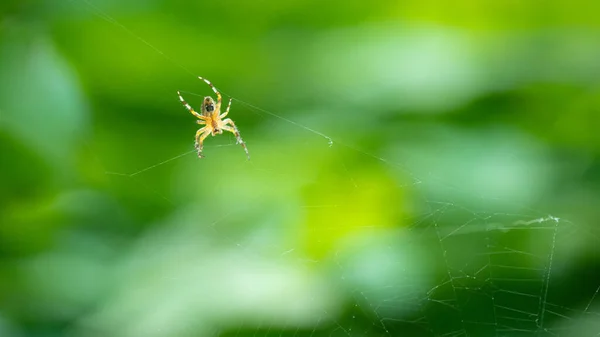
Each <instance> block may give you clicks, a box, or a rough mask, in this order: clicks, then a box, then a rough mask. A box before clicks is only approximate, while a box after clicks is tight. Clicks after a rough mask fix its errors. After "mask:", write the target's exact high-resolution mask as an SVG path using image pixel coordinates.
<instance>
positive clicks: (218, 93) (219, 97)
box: [198, 76, 221, 111]
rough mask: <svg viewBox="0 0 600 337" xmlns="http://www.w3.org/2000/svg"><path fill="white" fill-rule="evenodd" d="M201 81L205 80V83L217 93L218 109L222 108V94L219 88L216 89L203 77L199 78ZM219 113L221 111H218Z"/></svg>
mask: <svg viewBox="0 0 600 337" xmlns="http://www.w3.org/2000/svg"><path fill="white" fill-rule="evenodd" d="M198 78H199V79H201V80H203V81H204V82H206V84H208V85H209V86H210V88H211V89H212V90H213V91H214V92H215V94H216V95H217V108H220V107H221V93H220V92H219V90H217V88H215V86H214V85H213V84H212V83H210V81H209V80H207V79H206V78H204V77H202V76H198ZM217 111H219V110H217Z"/></svg>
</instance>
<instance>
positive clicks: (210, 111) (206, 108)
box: [177, 77, 250, 160]
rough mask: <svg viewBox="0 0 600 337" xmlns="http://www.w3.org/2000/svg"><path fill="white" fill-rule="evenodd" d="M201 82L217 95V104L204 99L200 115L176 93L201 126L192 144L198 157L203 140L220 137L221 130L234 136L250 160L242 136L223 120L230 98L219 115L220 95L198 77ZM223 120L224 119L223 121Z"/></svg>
mask: <svg viewBox="0 0 600 337" xmlns="http://www.w3.org/2000/svg"><path fill="white" fill-rule="evenodd" d="M198 78H199V79H201V80H203V81H204V82H205V83H206V84H208V85H209V86H210V87H211V89H212V90H213V91H214V93H215V94H216V95H217V102H215V101H214V99H213V98H212V97H210V96H206V97H204V101H203V102H202V106H201V110H200V113H198V112H196V111H194V109H193V108H192V107H191V106H190V105H189V104H188V103H187V102H186V101H185V100H184V99H183V97H182V96H181V93H180V92H179V91H177V95H178V96H179V100H180V101H181V104H183V106H184V107H185V108H186V109H187V110H188V111H189V112H191V113H192V115H194V116H196V118H198V120H197V121H196V123H198V124H200V125H203V127H202V128H200V129H199V130H198V131H197V132H196V138H195V139H196V142H195V143H194V147H195V148H196V150H197V151H198V157H200V158H203V157H204V155H203V154H202V148H203V146H204V140H205V139H206V137H208V136H209V135H211V136H214V135H220V134H222V133H223V130H225V131H228V132H231V133H233V134H234V135H235V138H236V142H237V144H241V145H242V147H243V148H244V151H245V152H246V157H248V160H250V153H249V152H248V148H247V147H246V143H244V141H243V140H242V136H240V132H239V131H238V129H237V127H236V126H235V123H234V122H233V121H232V120H231V118H225V117H226V116H227V114H229V109H230V108H231V98H230V99H229V104H227V109H226V110H225V112H224V113H221V102H222V98H221V93H220V92H219V91H218V90H217V88H215V86H214V85H213V84H212V83H210V81H209V80H207V79H205V78H202V77H198ZM223 118H225V119H223Z"/></svg>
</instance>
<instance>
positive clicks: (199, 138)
mask: <svg viewBox="0 0 600 337" xmlns="http://www.w3.org/2000/svg"><path fill="white" fill-rule="evenodd" d="M208 135H210V130H208V129H207V127H206V126H205V127H203V128H201V129H198V131H196V142H195V143H194V147H195V148H196V150H198V157H199V158H203V157H204V155H203V154H202V148H203V147H204V139H205V138H206V137H208Z"/></svg>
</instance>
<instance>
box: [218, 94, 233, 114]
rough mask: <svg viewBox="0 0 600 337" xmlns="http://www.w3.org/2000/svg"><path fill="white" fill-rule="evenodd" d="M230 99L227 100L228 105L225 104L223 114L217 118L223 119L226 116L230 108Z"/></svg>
mask: <svg viewBox="0 0 600 337" xmlns="http://www.w3.org/2000/svg"><path fill="white" fill-rule="evenodd" d="M231 100H232V99H231V98H230V99H229V104H227V110H225V112H224V113H222V114H221V116H219V118H225V116H227V114H228V113H229V108H231Z"/></svg>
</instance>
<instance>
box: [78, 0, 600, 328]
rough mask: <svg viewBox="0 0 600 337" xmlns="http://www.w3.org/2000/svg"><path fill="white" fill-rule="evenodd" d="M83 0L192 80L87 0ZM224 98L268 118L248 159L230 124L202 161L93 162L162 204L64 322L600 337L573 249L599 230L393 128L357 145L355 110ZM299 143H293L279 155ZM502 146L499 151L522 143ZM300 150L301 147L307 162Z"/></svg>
mask: <svg viewBox="0 0 600 337" xmlns="http://www.w3.org/2000/svg"><path fill="white" fill-rule="evenodd" d="M78 3H79V4H83V5H84V7H85V8H87V9H88V10H90V11H91V12H92V13H94V15H96V16H97V17H99V18H102V19H104V20H106V21H108V22H110V23H112V24H114V25H115V26H117V27H119V28H120V29H122V30H123V31H124V32H126V33H127V34H128V35H130V36H131V37H133V39H137V40H139V41H141V44H140V46H141V47H143V45H144V44H145V45H147V46H148V47H150V49H151V50H152V51H151V53H152V52H154V53H156V54H159V55H160V56H161V57H164V58H166V59H167V60H168V61H169V62H170V63H171V64H173V65H175V67H174V68H180V69H182V70H184V71H185V72H186V73H188V74H189V75H190V76H191V77H195V74H194V73H193V72H191V71H190V70H188V69H187V68H185V67H184V66H182V65H181V64H179V63H177V62H176V61H174V60H173V59H172V58H170V57H169V56H167V54H166V53H164V52H163V51H161V50H160V49H158V48H156V47H154V46H153V45H152V44H151V43H149V42H147V40H145V39H144V38H142V37H140V36H138V35H137V34H136V33H133V32H132V31H131V30H129V29H128V28H127V27H126V26H125V25H123V24H121V23H120V21H117V20H116V19H114V18H113V17H112V16H110V15H109V14H107V13H106V12H105V11H103V10H101V9H100V8H98V7H97V6H96V5H94V4H93V3H91V2H88V1H87V0H82V1H80V2H78ZM211 80H212V79H211ZM213 82H216V84H217V87H218V88H219V89H221V87H219V86H218V82H217V81H213ZM197 87H200V88H201V87H202V84H201V83H198V84H197ZM205 89H207V90H204V91H203V92H206V93H208V92H209V90H208V88H205ZM199 90H200V89H199ZM182 92H184V93H186V94H187V95H191V96H192V97H193V96H194V95H198V96H202V94H198V93H194V92H189V91H182ZM221 92H222V93H223V94H224V96H227V97H232V98H233V100H234V106H233V107H232V113H233V111H236V112H235V113H236V114H239V113H241V112H240V111H246V112H249V113H251V114H253V116H254V117H256V118H258V119H260V121H261V124H262V125H263V126H264V129H265V130H274V131H273V132H271V133H267V135H266V136H261V137H259V136H258V135H257V134H256V133H255V134H252V133H251V134H249V135H247V134H245V132H244V131H246V130H245V129H244V128H243V126H241V125H240V126H239V127H240V131H241V132H242V136H243V137H244V139H245V141H246V142H247V144H248V147H249V150H250V154H251V156H252V160H251V161H249V162H246V161H245V156H244V153H243V150H242V149H241V148H240V147H239V145H236V144H235V139H233V137H232V136H230V137H229V138H228V137H215V138H209V139H208V140H207V143H206V145H205V153H206V156H207V157H206V158H205V159H203V160H199V159H198V158H197V157H196V156H195V150H193V149H189V150H187V149H183V150H182V151H180V152H177V151H175V150H169V151H171V154H169V155H164V154H159V155H157V158H156V160H153V161H152V162H150V163H148V164H147V165H144V166H143V167H138V168H133V169H129V168H123V167H124V166H127V163H123V162H120V161H119V160H111V159H107V158H102V157H101V156H100V155H97V156H96V158H95V161H96V162H95V163H96V165H98V166H99V167H102V170H103V171H104V174H105V176H106V177H107V179H108V181H109V183H108V184H109V185H110V186H113V187H114V188H115V189H116V190H121V191H126V192H127V193H131V195H130V198H131V199H135V200H137V199H138V198H141V199H142V200H143V201H144V202H149V203H150V204H151V205H154V206H157V207H159V208H162V209H165V208H166V209H167V210H168V211H167V212H165V213H167V214H168V215H167V216H166V218H163V219H159V220H156V219H155V221H156V222H157V224H156V225H155V226H150V227H149V229H146V230H144V231H142V232H141V233H139V234H138V238H137V239H136V242H135V243H134V244H133V245H132V246H131V247H130V248H128V249H124V250H122V253H123V256H122V258H121V259H119V262H118V264H117V266H116V267H115V271H114V275H115V282H114V284H113V285H112V290H111V292H110V296H107V297H106V298H105V299H103V301H102V303H101V304H100V305H98V306H97V308H96V309H95V310H93V311H92V312H90V313H89V314H87V315H86V316H85V317H84V318H82V319H81V320H80V322H78V324H76V326H75V327H73V328H72V329H73V331H72V333H73V334H75V335H79V334H82V335H89V334H94V333H97V332H100V334H101V335H111V336H440V337H441V336H444V337H452V336H599V335H600V323H598V322H600V299H599V297H600V296H599V295H598V292H599V291H600V279H599V278H598V272H597V270H596V271H586V270H580V269H578V268H577V265H576V264H573V263H572V261H573V260H576V259H578V258H579V257H578V256H577V251H578V250H577V249H576V247H579V246H581V245H583V244H585V243H586V240H595V241H596V242H597V240H598V236H597V234H596V233H595V232H594V231H593V228H588V227H586V226H584V225H581V224H578V223H576V222H574V221H570V220H568V219H565V218H563V217H562V216H560V215H557V214H553V213H549V212H544V211H539V210H535V209H532V208H530V207H529V206H528V205H529V204H530V202H529V201H528V200H527V198H523V199H519V198H518V197H516V198H514V199H515V200H513V196H512V194H511V191H514V190H511V189H510V188H508V189H507V191H508V192H507V193H505V194H502V193H493V192H492V191H491V190H492V189H493V188H492V187H497V186H495V185H493V186H492V187H490V186H491V185H486V184H483V186H478V185H477V184H478V183H476V182H473V183H471V182H468V181H467V180H468V179H466V180H463V181H462V182H460V183H458V184H454V183H452V181H453V179H451V178H449V177H448V176H447V175H444V168H443V166H444V165H443V162H442V163H436V162H435V160H436V158H438V159H439V158H442V157H443V156H440V157H437V156H436V154H433V153H422V152H421V149H418V147H417V148H414V147H413V149H414V151H410V150H404V149H405V147H404V146H403V145H404V144H406V143H407V142H408V143H410V141H407V140H406V139H404V137H401V136H395V135H390V137H389V138H387V139H388V142H387V143H386V144H384V145H382V146H381V147H380V150H379V151H377V152H373V151H365V150H362V148H363V147H362V146H361V142H360V141H356V143H355V142H353V141H352V139H355V138H352V137H350V136H348V134H347V133H345V132H343V130H345V129H346V128H350V127H352V125H354V124H352V123H353V122H352V121H349V122H347V123H346V124H344V122H342V123H340V124H335V125H334V123H313V122H311V120H310V118H306V119H302V120H296V119H293V118H288V117H285V116H286V115H284V114H280V113H278V112H275V111H271V110H269V109H264V108H262V107H259V106H257V105H255V104H254V103H250V102H249V100H248V99H247V98H244V99H243V100H242V99H241V96H240V95H237V94H236V93H232V94H230V93H228V92H227V90H225V91H221ZM173 97H174V99H173V109H179V110H182V108H181V106H180V105H179V102H178V101H177V99H176V97H175V96H173ZM193 105H194V104H193ZM234 108H235V109H236V110H234ZM182 113H183V111H182ZM443 131H444V132H450V133H452V135H453V136H456V134H457V133H460V132H462V131H458V130H443ZM338 133H339V135H338ZM298 139H302V144H303V146H301V147H299V148H295V151H289V150H288V148H287V146H289V144H290V143H292V142H294V141H296V142H297V141H298ZM186 140H189V137H187V138H186ZM468 141H470V140H468ZM442 143H444V141H441V142H440V145H441V144H442ZM459 145H460V144H450V145H448V146H446V147H445V148H444V150H446V151H447V152H450V153H451V152H452V150H455V151H458V150H459ZM190 146H191V144H190ZM90 147H93V146H91V145H90ZM398 149H403V150H398ZM504 150H505V149H498V151H499V153H501V154H502V151H504ZM491 151H492V150H491V149H483V150H481V152H478V155H485V154H486V153H490V152H491ZM497 154H498V153H496V155H497ZM504 154H505V155H506V156H501V158H500V162H503V161H504V160H508V159H507V158H510V157H517V158H522V157H524V156H527V155H528V154H527V153H525V152H519V151H518V150H516V149H515V150H509V151H508V153H504ZM296 158H306V160H304V164H303V165H302V167H298V165H297V163H298V161H297V159H296ZM432 158H433V159H432ZM432 160H433V162H432ZM440 160H443V159H440ZM464 164H465V165H464V166H463V167H474V166H476V164H475V163H464ZM365 166H366V167H368V168H369V170H368V171H365V169H364V167H365ZM475 171H476V170H470V172H471V173H473V172H475ZM165 175H170V176H172V177H173V178H172V179H170V180H167V181H168V184H166V185H165V184H164V181H165V180H164V179H163V178H162V177H164V176H165ZM472 178H473V180H474V181H477V179H476V178H477V177H472ZM479 183H481V181H479ZM248 184H250V186H248ZM516 184H517V186H520V183H519V182H516ZM486 188H490V190H486ZM496 190H497V189H496ZM488 192H489V193H488ZM206 193H210V196H209V197H208V198H206V197H205V195H206ZM473 195H476V197H473ZM498 195H499V196H498ZM373 200H375V202H373ZM473 200H475V201H473ZM136 202H137V201H136ZM373 204H375V205H373ZM164 205H167V206H164ZM524 205H525V206H524ZM134 207H151V206H148V205H137V206H134ZM256 209H259V210H261V211H259V212H256ZM249 224H251V225H249ZM374 261H376V263H374ZM573 277H574V278H576V279H577V280H578V281H577V282H578V283H579V284H580V286H579V287H578V289H571V288H570V287H572V284H573V280H572V279H571V278H573ZM565 287H568V288H565Z"/></svg>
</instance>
